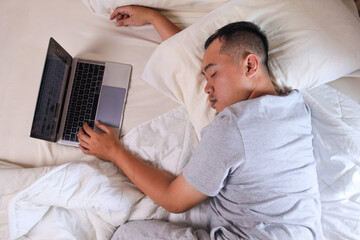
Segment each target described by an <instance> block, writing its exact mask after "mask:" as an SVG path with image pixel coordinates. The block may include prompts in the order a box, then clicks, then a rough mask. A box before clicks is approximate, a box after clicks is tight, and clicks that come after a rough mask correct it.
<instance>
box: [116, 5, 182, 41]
mask: <svg viewBox="0 0 360 240" xmlns="http://www.w3.org/2000/svg"><path fill="white" fill-rule="evenodd" d="M114 19H116V22H115V25H116V26H118V27H120V26H142V25H145V24H152V25H153V26H154V28H155V29H156V31H157V32H158V33H159V35H160V37H161V39H162V40H163V41H164V40H166V39H168V38H170V37H172V36H173V35H175V34H176V33H178V32H180V31H181V30H180V29H179V28H178V27H177V26H176V25H175V24H174V23H172V22H171V21H169V20H168V19H167V18H166V17H164V16H163V15H162V14H160V13H159V12H157V11H155V10H153V9H151V8H146V7H141V6H136V5H132V6H124V7H118V8H117V9H115V11H114V12H113V13H112V14H111V16H110V20H114Z"/></svg>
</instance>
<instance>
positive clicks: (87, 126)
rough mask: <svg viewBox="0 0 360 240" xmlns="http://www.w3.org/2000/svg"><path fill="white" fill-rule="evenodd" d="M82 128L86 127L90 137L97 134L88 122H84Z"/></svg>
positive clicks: (85, 129)
mask: <svg viewBox="0 0 360 240" xmlns="http://www.w3.org/2000/svg"><path fill="white" fill-rule="evenodd" d="M82 128H83V129H84V131H85V133H86V134H87V135H89V136H90V137H91V136H92V135H94V134H96V132H95V131H94V130H93V129H92V128H91V127H90V126H89V125H88V124H87V123H84V125H83V127H82Z"/></svg>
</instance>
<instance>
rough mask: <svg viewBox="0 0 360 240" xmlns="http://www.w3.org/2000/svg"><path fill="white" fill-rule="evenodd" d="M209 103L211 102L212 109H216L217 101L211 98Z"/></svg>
mask: <svg viewBox="0 0 360 240" xmlns="http://www.w3.org/2000/svg"><path fill="white" fill-rule="evenodd" d="M209 102H210V104H211V107H212V108H215V103H216V99H213V98H209Z"/></svg>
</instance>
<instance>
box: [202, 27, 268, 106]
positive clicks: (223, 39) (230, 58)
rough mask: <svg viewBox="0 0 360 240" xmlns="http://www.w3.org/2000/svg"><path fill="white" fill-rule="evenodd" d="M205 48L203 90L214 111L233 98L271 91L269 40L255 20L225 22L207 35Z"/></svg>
mask: <svg viewBox="0 0 360 240" xmlns="http://www.w3.org/2000/svg"><path fill="white" fill-rule="evenodd" d="M205 49H206V51H205V54H204V58H203V69H202V70H203V74H204V75H205V78H206V80H207V84H206V86H205V92H206V93H207V94H209V101H210V103H211V106H212V107H213V108H215V109H216V111H217V113H219V112H220V111H222V110H223V109H224V108H225V107H227V106H230V105H232V104H234V103H236V102H240V101H244V100H247V99H250V98H254V97H258V96H261V95H265V94H272V93H273V90H274V89H273V85H272V84H271V81H270V77H269V71H268V66H267V61H268V41H267V39H266V36H265V35H264V34H263V33H262V31H261V30H260V28H259V27H258V26H256V25H255V24H253V23H250V22H235V23H231V24H228V25H226V26H224V27H222V28H221V29H219V30H217V31H216V32H215V33H214V34H213V35H211V36H210V37H209V38H208V39H207V41H206V43H205ZM269 83H270V85H269Z"/></svg>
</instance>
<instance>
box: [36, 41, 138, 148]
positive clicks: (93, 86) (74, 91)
mask: <svg viewBox="0 0 360 240" xmlns="http://www.w3.org/2000/svg"><path fill="white" fill-rule="evenodd" d="M131 70H132V67H131V65H128V64H122V63H112V62H98V61H91V60H85V59H78V58H74V59H73V58H72V57H71V56H70V54H68V53H67V52H66V51H65V49H64V48H62V47H61V46H60V45H59V44H58V43H57V42H56V41H55V40H54V39H53V38H50V42H49V47H48V51H47V56H46V61H45V66H44V70H43V75H42V79H41V84H40V89H39V94H38V98H37V103H36V108H35V113H34V119H33V122H32V127H31V133H30V136H31V137H33V138H38V139H43V140H46V141H50V142H57V143H60V144H65V145H70V146H78V143H79V142H78V138H77V133H78V131H79V128H80V127H81V126H82V125H83V124H84V123H85V122H87V123H88V124H89V125H90V126H91V127H92V128H94V129H95V130H96V131H100V130H99V129H96V127H95V125H94V123H95V120H98V121H100V122H101V123H104V124H106V125H108V126H110V127H112V128H113V129H114V130H115V131H116V133H117V134H118V135H120V130H121V125H122V120H123V113H124V108H125V103H126V98H127V92H128V88H129V82H130V77H131Z"/></svg>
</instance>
